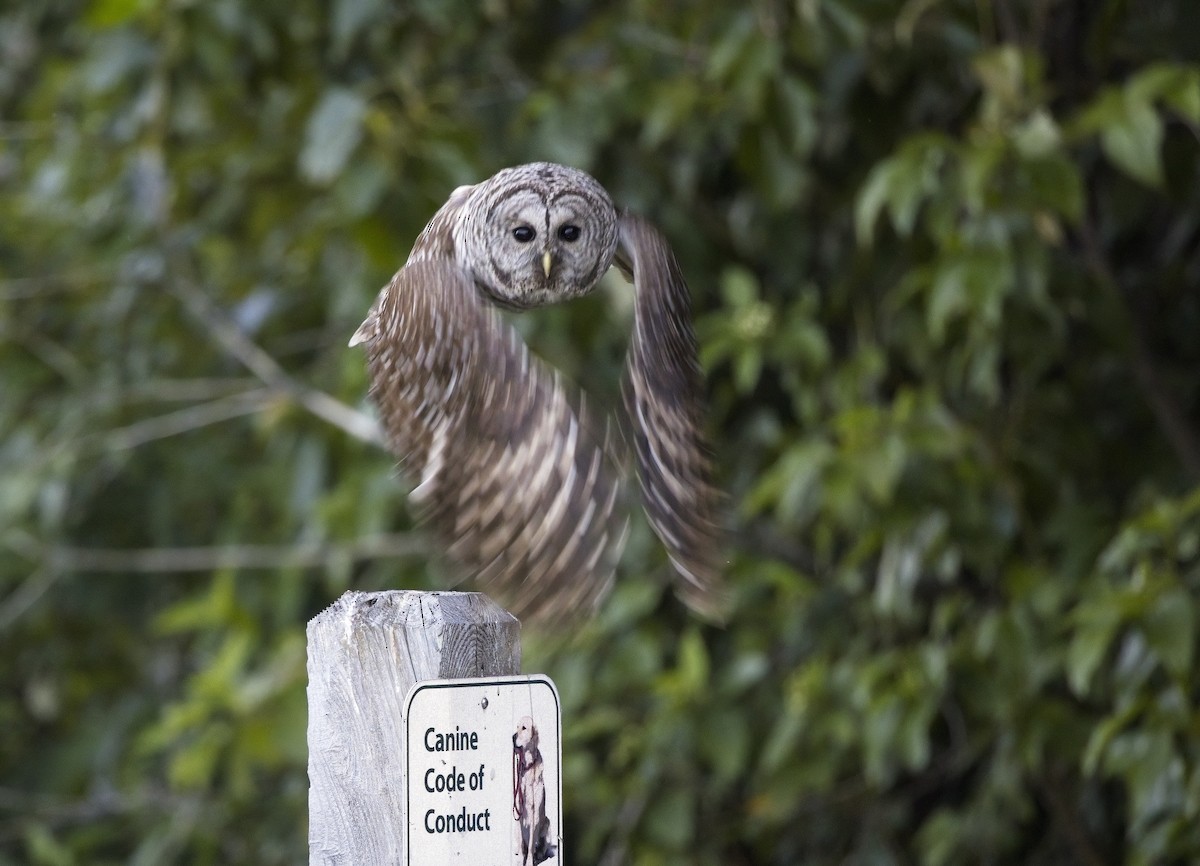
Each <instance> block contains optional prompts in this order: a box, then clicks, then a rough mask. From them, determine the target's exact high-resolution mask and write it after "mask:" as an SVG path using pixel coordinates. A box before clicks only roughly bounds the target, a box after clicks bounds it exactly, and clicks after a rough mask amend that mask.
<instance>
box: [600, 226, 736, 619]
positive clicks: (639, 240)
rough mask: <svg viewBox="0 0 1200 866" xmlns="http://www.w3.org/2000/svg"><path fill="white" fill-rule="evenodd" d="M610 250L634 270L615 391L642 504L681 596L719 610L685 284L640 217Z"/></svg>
mask: <svg viewBox="0 0 1200 866" xmlns="http://www.w3.org/2000/svg"><path fill="white" fill-rule="evenodd" d="M617 255H618V261H617V264H618V266H619V267H620V268H621V269H622V270H624V271H626V273H632V274H633V280H634V291H635V293H636V295H637V300H636V306H635V313H634V333H633V339H632V341H631V342H630V346H629V355H628V357H627V359H626V371H625V379H624V382H623V383H622V393H623V396H624V402H625V409H626V411H627V412H628V414H629V421H630V426H631V428H632V434H633V436H632V438H633V442H634V449H635V453H636V461H637V474H638V479H639V481H640V482H641V487H642V501H643V506H644V507H645V509H646V515H647V517H648V518H649V520H650V525H651V526H652V527H653V528H654V531H655V532H656V533H657V534H658V537H659V538H660V539H661V540H662V542H663V544H664V545H665V546H666V548H667V552H668V554H669V555H670V557H671V562H672V564H673V565H674V566H675V571H676V573H677V574H678V577H679V587H678V591H679V594H680V596H681V597H682V598H683V600H684V601H685V602H686V603H687V604H688V605H689V606H691V607H692V608H694V609H696V610H697V611H699V612H701V613H703V614H706V615H709V616H714V617H719V616H720V615H721V613H722V608H723V606H724V602H725V599H724V591H723V585H722V580H721V569H722V565H723V562H724V556H723V553H722V550H721V545H722V533H721V530H720V527H719V523H718V512H719V509H720V504H721V495H720V493H719V492H718V491H717V488H716V487H715V486H714V484H713V480H712V474H713V472H712V461H711V459H710V457H709V455H710V451H711V449H710V448H709V446H708V442H707V441H706V439H705V436H704V421H705V414H706V409H705V399H704V389H703V381H702V377H701V372H700V363H699V360H698V358H697V348H696V336H695V333H694V332H693V330H692V319H691V302H690V299H689V297H688V288H687V284H686V283H685V282H684V280H683V275H682V274H681V273H680V271H679V265H678V264H677V263H676V261H675V256H674V254H673V253H672V252H671V248H670V247H669V246H668V245H667V242H666V240H665V239H664V238H663V236H662V234H660V233H659V231H658V230H657V229H656V228H654V226H652V225H650V223H648V222H646V221H645V220H642V219H640V218H638V217H635V216H631V215H629V214H625V215H623V216H622V217H621V244H620V247H619V250H618V254H617Z"/></svg>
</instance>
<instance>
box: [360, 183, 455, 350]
mask: <svg viewBox="0 0 1200 866" xmlns="http://www.w3.org/2000/svg"><path fill="white" fill-rule="evenodd" d="M474 189H475V187H474V186H460V187H458V188H457V189H455V190H454V192H452V193H450V198H448V199H446V203H445V204H444V205H442V206H441V207H440V208H438V210H437V213H435V214H434V215H433V218H432V219H430V220H429V222H428V223H427V224H426V226H425V228H424V230H422V232H421V233H420V234H419V235H417V240H416V241H415V242H414V243H413V248H412V252H410V253H409V254H408V262H407V264H412V263H413V262H422V261H427V260H430V259H452V258H454V226H455V224H456V223H457V222H458V215H459V212H460V211H461V210H462V207H463V205H464V204H466V202H467V199H468V198H470V196H471V192H472V191H473V190H474ZM393 282H394V280H393ZM390 291H391V285H387V286H384V289H383V291H382V292H380V293H379V296H378V297H377V298H376V299H375V303H373V304H372V305H371V309H370V310H368V311H367V317H366V318H365V319H363V322H362V324H361V325H359V326H358V329H357V330H356V331H355V332H354V336H352V337H351V338H350V345H351V346H352V347H353V346H357V345H359V344H360V343H367V342H370V341H371V340H373V339H375V337H376V336H377V335H378V331H379V328H380V321H379V313H380V309H381V307H382V306H383V303H384V301H385V300H386V298H387V295H388V292H390Z"/></svg>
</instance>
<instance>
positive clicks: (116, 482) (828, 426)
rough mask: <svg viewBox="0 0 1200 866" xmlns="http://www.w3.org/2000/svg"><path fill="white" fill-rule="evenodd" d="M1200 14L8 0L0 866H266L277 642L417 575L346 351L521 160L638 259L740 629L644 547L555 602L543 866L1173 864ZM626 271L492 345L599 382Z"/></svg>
mask: <svg viewBox="0 0 1200 866" xmlns="http://www.w3.org/2000/svg"><path fill="white" fill-rule="evenodd" d="M1196 26H1197V25H1196V9H1195V4H1194V2H1191V0H1146V2H1137V3H1134V2H1125V0H1012V2H1005V0H907V2H898V0H794V2H783V0H778V2H773V0H747V2H741V3H731V4H718V3H684V2H663V0H627V2H617V0H613V2H598V3H591V4H588V3H582V2H561V3H558V2H533V0H484V2H475V0H471V2H467V0H424V2H412V3H387V2H384V0H333V2H328V3H319V2H314V0H290V2H286V3H284V2H251V0H194V2H189V0H92V2H85V0H44V2H25V3H20V2H18V3H16V4H15V5H14V4H13V3H11V2H10V3H8V4H5V5H4V6H3V8H2V10H0V660H2V663H0V863H4V864H8V863H13V864H16V863H32V864H48V866H50V864H53V866H60V864H62V866H65V864H109V863H134V864H158V863H185V864H207V863H213V864H227V863H247V864H250V863H253V864H276V863H278V864H283V863H298V862H304V860H305V857H306V829H305V828H306V817H305V816H306V791H307V779H306V776H305V758H306V755H305V741H304V734H305V723H306V716H305V694H304V687H305V669H304V631H303V629H304V624H305V622H306V620H307V619H308V618H309V617H311V616H313V615H314V614H315V613H316V612H318V611H319V610H320V609H321V608H322V607H323V606H325V605H327V604H329V603H330V602H331V601H332V600H333V599H334V598H336V597H337V596H338V595H339V594H340V593H341V592H342V591H344V590H345V589H347V588H357V589H382V588H391V587H434V586H439V585H442V584H441V583H440V582H439V578H438V577H437V576H436V575H433V574H431V573H430V572H429V571H428V570H427V567H426V564H425V563H426V556H427V551H426V550H425V546H426V542H425V541H424V540H423V538H422V536H421V534H420V532H419V531H413V530H412V527H411V523H410V520H409V517H408V514H407V511H406V508H405V505H404V486H403V485H402V484H401V483H399V482H398V481H397V479H396V477H395V472H394V468H393V466H392V461H391V459H390V458H389V456H388V455H387V454H386V453H384V452H383V451H381V450H379V449H378V448H376V447H374V446H372V445H370V444H368V443H366V442H363V441H362V440H361V439H360V438H357V437H356V436H355V435H352V433H351V432H349V431H348V430H347V429H346V428H347V427H351V428H352V427H353V422H354V419H356V418H359V415H358V414H357V411H367V410H368V408H369V407H367V405H366V403H365V399H364V395H365V392H366V387H367V382H366V376H365V371H364V365H363V358H362V354H361V351H359V350H351V349H348V348H347V347H346V341H347V339H348V337H349V335H350V334H351V333H352V332H353V330H354V328H355V327H356V326H357V324H358V322H359V321H360V320H361V318H362V315H363V313H364V312H365V310H366V308H367V307H368V305H369V304H370V301H371V299H372V298H373V296H374V294H375V292H376V291H377V290H378V288H379V287H380V286H381V285H382V284H383V283H384V282H385V281H386V280H387V279H388V277H389V276H390V274H391V273H392V272H393V271H394V270H395V269H396V268H397V267H398V266H399V265H400V264H401V263H402V262H403V260H404V258H405V256H406V255H407V252H408V249H409V247H410V245H411V243H412V240H413V239H414V237H415V236H416V234H417V232H418V231H419V230H420V229H421V227H422V226H423V225H424V223H425V221H426V220H427V219H428V218H429V216H430V215H431V214H432V213H433V211H434V210H435V209H436V208H437V207H438V205H439V204H440V203H441V202H443V201H444V200H445V199H446V197H447V195H448V194H449V192H450V190H451V189H453V188H454V187H455V186H457V185H459V184H462V183H470V182H474V181H477V180H480V179H482V178H483V177H486V176H487V175H490V174H491V173H492V172H494V171H495V170H497V169H498V168H501V167H503V166H505V165H511V164H515V163H519V162H524V161H529V160H533V159H549V160H555V161H561V162H566V163H570V164H573V165H576V166H579V167H581V168H585V169H587V170H589V171H591V172H592V173H593V174H594V175H595V176H596V177H597V178H598V179H599V180H600V181H601V182H602V183H603V184H605V185H606V186H607V187H608V189H609V190H610V191H611V192H612V194H613V196H614V198H615V199H616V200H617V201H618V203H619V204H620V205H622V206H627V207H629V208H631V209H634V210H637V211H640V212H642V213H645V214H646V215H648V216H649V217H651V218H652V219H653V220H654V221H655V222H657V223H658V224H659V225H660V226H661V227H662V228H663V230H664V232H665V233H666V235H667V236H668V237H669V238H670V240H671V243H672V244H673V246H674V247H675V250H676V252H677V253H678V255H679V257H680V259H681V262H682V265H683V270H684V272H685V273H686V274H687V275H688V277H689V281H690V283H691V288H692V293H693V296H694V299H695V308H696V317H697V327H698V330H699V333H700V337H701V343H702V353H703V362H704V365H705V369H706V371H707V381H708V386H709V390H710V394H711V401H712V409H713V413H712V426H713V435H714V440H715V443H716V449H717V457H718V461H719V465H720V471H721V477H722V481H723V484H724V486H725V487H726V489H727V490H728V491H729V493H730V499H729V512H730V522H731V525H732V526H733V531H732V534H731V539H730V547H729V551H730V558H731V565H730V567H729V580H730V584H731V586H732V588H733V590H734V596H735V599H734V611H733V613H732V616H731V618H730V621H729V623H728V625H727V626H726V627H725V628H717V627H713V626H710V625H707V624H704V623H702V622H700V621H698V620H696V619H695V618H693V617H692V616H690V615H689V614H688V613H687V612H686V611H685V610H684V609H683V608H682V607H681V606H680V605H679V603H678V602H677V601H676V600H675V599H674V598H673V596H672V595H671V593H670V590H669V588H667V586H668V584H667V581H666V576H667V565H666V561H665V556H664V554H663V553H662V551H661V549H660V548H659V547H658V546H657V545H656V544H655V543H654V541H653V539H652V537H651V535H650V533H649V532H648V530H647V529H646V527H645V525H644V522H638V523H636V524H635V526H634V529H633V535H632V537H631V541H630V545H629V549H628V551H627V556H626V558H625V561H624V564H623V567H622V575H621V579H620V580H619V582H618V586H617V589H616V591H615V593H614V594H613V596H612V598H611V599H610V601H609V603H608V604H607V605H606V606H605V608H604V610H603V612H602V614H601V615H600V616H599V617H598V618H597V619H596V620H595V621H594V622H590V623H588V624H586V625H583V626H582V627H580V628H577V629H576V630H575V631H574V633H572V634H570V635H567V636H565V635H547V634H542V633H538V632H537V631H535V630H533V629H526V635H525V648H526V661H525V669H526V670H528V671H544V672H546V673H548V674H549V675H550V676H551V677H553V678H554V680H555V681H556V683H557V685H558V688H559V690H560V692H561V694H562V697H563V705H564V706H563V721H564V735H565V743H564V764H565V767H564V769H565V779H564V784H563V788H564V795H565V800H566V806H567V815H566V832H567V839H566V846H565V853H566V855H567V857H568V859H569V861H570V862H572V863H605V864H616V863H623V862H631V863H638V864H675V863H679V864H684V863H698V864H718V863H719V864H750V863H756V864H757V863H762V864H804V863H812V864H829V863H849V864H909V863H914V864H915V863H921V864H955V863H996V864H999V863H1013V864H1017V863H1025V864H1085V866H1095V864H1117V863H1134V864H1152V863H1153V864H1160V863H1185V862H1194V861H1196V860H1197V859H1200V711H1198V709H1197V703H1198V698H1200V674H1197V673H1196V668H1195V661H1196V644H1197V618H1198V615H1200V609H1198V605H1197V593H1198V592H1200V66H1198V65H1197V61H1200V37H1197V36H1196V32H1197V31H1196ZM628 292H629V290H628V288H627V287H625V286H624V284H622V283H621V282H620V281H619V280H618V281H616V282H614V283H611V284H609V285H608V286H607V287H606V288H605V289H604V290H603V291H601V292H598V293H596V294H595V295H594V296H592V297H590V298H588V299H586V300H583V301H580V302H578V303H576V304H573V305H570V306H567V307H562V308H555V309H552V310H546V311H541V312H538V313H535V314H530V315H527V316H524V317H521V318H520V319H519V320H518V325H519V327H520V328H521V329H522V332H523V333H524V334H525V335H526V336H527V338H528V339H529V340H530V342H531V343H532V344H533V345H534V346H535V348H536V349H537V351H538V352H539V353H540V354H542V355H543V356H544V357H546V358H547V359H549V360H550V361H552V362H553V363H554V364H555V365H557V366H559V367H560V368H562V369H563V370H564V371H565V372H566V373H567V374H568V375H569V376H570V377H571V378H572V379H574V380H575V381H576V382H578V383H579V384H580V385H581V386H583V387H584V388H586V389H587V390H588V391H589V392H590V393H592V394H593V395H594V396H595V399H596V400H597V401H599V402H600V403H602V404H607V405H612V404H614V403H615V402H616V394H617V388H616V385H617V379H618V374H619V369H620V365H621V360H622V354H623V351H624V346H625V341H626V338H627V334H628V327H629V319H628V316H629V303H630V299H629V295H628ZM323 395H324V396H323ZM328 398H333V399H334V400H336V401H338V402H337V403H334V404H330V403H328V402H327V401H328ZM322 401H326V402H322ZM330 405H332V406H333V409H332V410H331V411H327V412H325V413H324V415H317V414H314V412H313V411H312V409H313V408H314V407H321V406H326V407H327V406H330ZM356 410H357V411H356ZM339 422H343V423H339Z"/></svg>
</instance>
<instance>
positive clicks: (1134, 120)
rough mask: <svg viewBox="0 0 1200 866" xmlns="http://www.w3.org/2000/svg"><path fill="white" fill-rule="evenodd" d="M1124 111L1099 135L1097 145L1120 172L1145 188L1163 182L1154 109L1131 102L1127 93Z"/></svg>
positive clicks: (1159, 133) (1159, 121) (1158, 124)
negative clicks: (1099, 143) (1098, 143)
mask: <svg viewBox="0 0 1200 866" xmlns="http://www.w3.org/2000/svg"><path fill="white" fill-rule="evenodd" d="M1123 107H1124V111H1123V112H1122V113H1121V114H1120V115H1119V116H1118V117H1117V118H1116V119H1115V120H1114V122H1113V123H1111V124H1108V125H1107V126H1105V127H1104V128H1103V130H1102V131H1101V133H1100V142H1101V145H1102V146H1103V148H1104V152H1105V154H1107V156H1108V158H1109V159H1111V160H1112V161H1113V162H1115V163H1116V164H1117V165H1118V166H1119V167H1120V168H1121V169H1122V170H1124V171H1125V172H1126V173H1127V174H1129V175H1131V176H1132V177H1134V178H1135V179H1137V180H1139V181H1141V182H1142V183H1144V184H1146V185H1147V186H1152V187H1156V188H1157V187H1160V186H1162V182H1163V167H1162V154H1161V151H1162V139H1163V123H1162V118H1160V117H1159V116H1158V112H1157V111H1155V109H1154V106H1153V105H1152V104H1151V103H1150V102H1148V101H1145V100H1139V99H1132V98H1130V97H1129V95H1128V93H1127V94H1126V98H1125V100H1124V103H1123Z"/></svg>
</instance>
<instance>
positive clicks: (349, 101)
mask: <svg viewBox="0 0 1200 866" xmlns="http://www.w3.org/2000/svg"><path fill="white" fill-rule="evenodd" d="M366 112H367V103H366V100H364V99H363V98H362V97H361V96H359V95H358V94H357V93H355V92H354V91H353V90H347V89H346V88H343V87H331V88H329V89H328V90H326V91H325V92H324V93H323V94H322V95H321V99H320V101H319V102H318V103H317V105H316V107H315V108H314V109H313V112H312V114H310V115H309V118H308V124H307V126H306V127H305V132H304V147H303V149H302V150H301V151H300V173H301V174H302V175H304V177H305V178H306V179H307V180H308V181H309V182H311V183H317V184H324V183H328V182H330V181H331V180H333V179H334V178H336V177H337V176H338V175H339V174H341V172H342V169H343V168H345V166H346V163H347V162H348V161H349V159H350V155H351V154H352V153H353V152H354V149H355V148H356V147H358V143H359V141H361V140H362V132H363V127H362V121H363V117H364V116H365V115H366Z"/></svg>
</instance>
